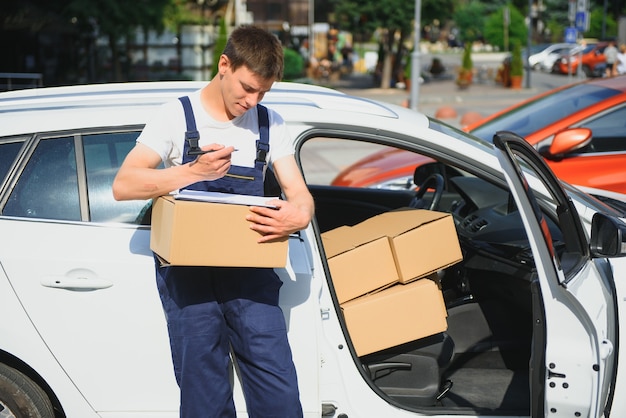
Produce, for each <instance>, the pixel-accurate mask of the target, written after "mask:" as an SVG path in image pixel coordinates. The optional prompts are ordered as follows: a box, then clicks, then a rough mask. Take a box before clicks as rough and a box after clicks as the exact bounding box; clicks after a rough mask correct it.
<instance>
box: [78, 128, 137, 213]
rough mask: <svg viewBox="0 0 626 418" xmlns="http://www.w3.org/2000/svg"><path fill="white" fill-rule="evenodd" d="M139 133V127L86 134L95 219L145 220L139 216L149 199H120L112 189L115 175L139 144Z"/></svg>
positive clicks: (88, 176)
mask: <svg viewBox="0 0 626 418" xmlns="http://www.w3.org/2000/svg"><path fill="white" fill-rule="evenodd" d="M138 135H139V131H137V132H114V133H103V134H93V135H84V136H83V147H84V153H85V167H86V170H87V187H88V194H89V214H90V218H91V221H92V222H128V223H141V220H140V219H138V218H139V217H140V214H141V213H142V210H144V207H145V206H146V204H147V203H148V201H143V200H130V201H121V202H118V201H116V200H115V199H113V194H112V193H111V184H112V183H113V178H114V177H115V174H116V173H117V170H118V168H119V167H120V165H121V164H122V161H124V158H125V157H126V154H128V152H129V151H130V150H131V148H132V147H134V146H135V140H136V139H137V136H138Z"/></svg>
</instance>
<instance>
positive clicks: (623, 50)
mask: <svg viewBox="0 0 626 418" xmlns="http://www.w3.org/2000/svg"><path fill="white" fill-rule="evenodd" d="M615 71H616V73H617V75H622V74H626V44H621V45H620V46H619V52H618V53H617V63H616V65H615Z"/></svg>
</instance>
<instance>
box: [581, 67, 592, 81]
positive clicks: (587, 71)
mask: <svg viewBox="0 0 626 418" xmlns="http://www.w3.org/2000/svg"><path fill="white" fill-rule="evenodd" d="M583 73H584V74H585V76H586V77H588V78H591V77H593V71H591V68H589V66H588V65H583Z"/></svg>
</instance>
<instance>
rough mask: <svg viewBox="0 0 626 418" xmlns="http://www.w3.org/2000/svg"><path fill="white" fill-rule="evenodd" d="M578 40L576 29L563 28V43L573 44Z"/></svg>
mask: <svg viewBox="0 0 626 418" xmlns="http://www.w3.org/2000/svg"><path fill="white" fill-rule="evenodd" d="M577 39H578V31H577V30H576V28H565V42H567V43H568V44H575V43H576V40H577Z"/></svg>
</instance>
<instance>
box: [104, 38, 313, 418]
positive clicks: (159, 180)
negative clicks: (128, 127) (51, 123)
mask: <svg viewBox="0 0 626 418" xmlns="http://www.w3.org/2000/svg"><path fill="white" fill-rule="evenodd" d="M282 73H283V50H282V46H281V44H280V42H279V41H278V40H277V38H276V37H275V36H274V35H272V34H270V33H269V32H267V31H265V30H262V29H260V28H256V27H254V26H242V27H239V28H237V29H235V30H234V31H233V33H232V34H231V36H230V37H229V40H228V42H227V44H226V47H225V49H224V51H223V54H222V55H221V56H220V58H219V64H218V72H217V74H216V75H215V76H214V78H213V79H212V81H211V82H210V83H208V84H207V85H206V86H205V87H203V88H202V89H200V90H199V91H196V92H194V93H192V94H190V95H189V96H188V97H185V98H181V99H180V100H173V101H172V102H170V103H167V104H165V105H163V106H162V107H161V109H160V110H159V111H158V112H157V113H156V114H155V115H154V117H153V118H152V120H151V121H149V122H148V123H147V124H146V126H145V128H144V130H143V131H142V133H141V134H140V135H139V137H138V139H137V144H136V146H135V147H134V148H133V149H132V150H131V151H130V153H129V154H128V156H127V157H126V159H125V161H124V162H123V163H122V165H121V167H120V170H119V172H118V173H117V176H116V178H115V180H114V182H113V194H114V197H115V199H118V200H126V199H147V198H155V197H157V196H161V195H166V194H168V193H170V192H172V191H175V190H179V189H183V188H187V187H189V188H193V189H200V190H210V191H222V192H233V193H240V194H250V195H261V196H262V195H263V174H264V172H265V171H266V170H267V169H268V166H270V167H271V168H273V170H274V172H275V175H276V179H277V180H278V184H279V185H280V187H281V188H282V192H283V195H284V200H283V199H281V200H278V199H274V200H271V201H270V203H271V204H273V205H275V207H276V208H275V209H271V208H265V207H251V208H250V212H249V214H248V215H247V217H246V219H247V220H248V222H249V223H250V228H251V229H253V230H255V231H258V232H259V233H260V234H261V237H260V238H259V242H261V243H262V242H267V241H271V240H275V239H277V238H284V237H286V236H288V235H289V234H291V233H293V232H296V231H298V230H301V229H304V228H306V226H307V225H308V224H309V221H310V220H311V217H312V215H313V199H312V197H311V195H310V194H309V192H308V189H307V187H306V184H305V182H304V180H303V178H302V176H301V173H300V170H299V168H298V166H297V164H296V162H295V159H294V156H293V154H294V147H293V141H292V140H291V139H290V138H289V136H288V134H287V130H286V127H285V124H284V121H283V120H282V118H281V117H280V116H279V115H278V114H277V113H275V112H273V111H272V110H269V109H267V108H265V107H263V106H261V105H258V104H259V102H260V101H261V99H262V98H263V96H264V94H265V93H266V92H267V91H269V90H270V88H271V87H272V84H273V83H274V82H275V81H278V80H280V79H281V77H282ZM257 105H258V106H257ZM268 137H269V139H268ZM207 151H208V152H207ZM161 162H163V163H164V164H165V167H166V168H164V169H158V168H157V167H158V166H159V165H160V164H161ZM212 238H214V239H216V240H219V239H220V237H219V236H217V235H216V236H215V237H212ZM155 263H156V279H157V287H158V290H159V294H160V297H161V301H162V303H163V307H164V311H165V314H166V317H167V324H168V331H169V335H170V345H171V350H172V358H173V363H174V372H175V375H176V380H177V382H178V385H179V387H180V391H181V405H180V416H181V417H191V418H199V417H235V407H234V401H233V396H232V388H231V384H230V378H229V376H230V374H229V370H230V368H229V358H230V356H229V353H230V352H231V350H232V354H233V359H234V361H235V362H236V367H237V370H238V371H239V375H240V378H241V383H242V387H243V391H244V395H245V399H246V406H247V410H248V413H249V416H250V417H263V418H269V417H280V418H287V417H289V418H291V417H299V416H302V408H301V404H300V398H299V392H298V385H297V378H296V372H295V367H294V364H293V360H292V357H291V349H290V347H289V343H288V340H287V331H286V324H285V319H284V316H283V313H282V310H281V309H280V307H279V305H278V297H279V289H280V286H281V285H282V282H281V281H280V279H279V278H278V276H277V275H276V273H275V272H274V270H273V269H267V268H235V267H164V266H161V264H160V263H159V262H158V260H157V259H156V257H155Z"/></svg>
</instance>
